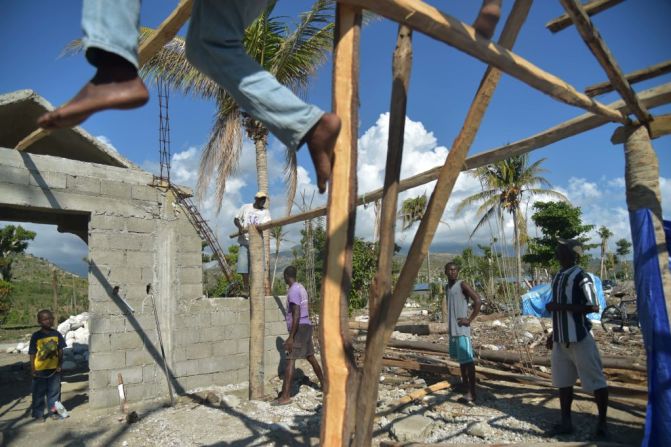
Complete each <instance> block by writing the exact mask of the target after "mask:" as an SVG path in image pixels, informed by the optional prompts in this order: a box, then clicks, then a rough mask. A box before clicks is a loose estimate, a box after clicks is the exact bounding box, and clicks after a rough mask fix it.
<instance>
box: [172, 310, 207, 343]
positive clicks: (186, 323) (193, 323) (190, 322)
mask: <svg viewBox="0 0 671 447" xmlns="http://www.w3.org/2000/svg"><path fill="white" fill-rule="evenodd" d="M200 326H201V316H200V315H198V314H196V315H193V314H186V315H179V316H178V317H177V318H175V327H177V328H178V329H182V328H183V329H189V328H198V327H200ZM196 341H198V340H196Z"/></svg>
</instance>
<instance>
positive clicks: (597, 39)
mask: <svg viewBox="0 0 671 447" xmlns="http://www.w3.org/2000/svg"><path fill="white" fill-rule="evenodd" d="M560 1H561V4H562V5H563V6H564V9H565V10H566V12H567V13H568V15H569V16H571V20H572V21H573V24H574V25H575V27H576V28H577V29H578V32H579V33H580V36H581V37H582V39H583V40H584V41H585V43H586V44H587V46H588V47H589V49H590V51H591V52H592V54H594V57H596V60H597V61H598V62H599V64H600V65H601V67H602V68H603V69H604V71H605V72H606V75H607V76H608V79H609V80H610V82H611V84H613V87H614V88H615V90H617V92H618V93H619V94H620V96H621V97H622V99H624V102H625V103H626V104H627V105H628V106H629V110H630V111H631V113H633V114H634V115H636V117H637V118H638V120H639V121H640V122H642V123H647V122H648V121H650V120H652V116H650V112H648V110H647V109H646V108H645V106H644V105H643V104H641V103H640V101H639V100H638V98H637V97H636V93H635V92H634V90H633V89H632V88H631V85H629V82H627V79H626V78H625V77H624V74H623V73H622V69H620V65H619V64H618V63H617V61H616V60H615V57H613V55H612V54H611V52H610V50H609V49H608V46H607V45H606V42H604V40H603V39H602V38H601V34H599V31H598V30H597V29H596V27H595V26H594V24H593V23H592V21H591V20H590V19H589V17H587V13H586V12H585V10H584V9H583V7H582V5H581V4H580V3H579V2H578V0H560Z"/></svg>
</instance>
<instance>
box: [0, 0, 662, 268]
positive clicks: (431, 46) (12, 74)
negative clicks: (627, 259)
mask: <svg viewBox="0 0 671 447" xmlns="http://www.w3.org/2000/svg"><path fill="white" fill-rule="evenodd" d="M311 3H312V2H310V1H309V0H280V1H279V2H278V5H277V7H276V9H275V13H274V15H276V16H279V17H283V18H284V19H285V20H286V21H287V22H288V23H290V24H291V23H295V21H296V20H297V15H298V14H299V13H300V12H302V11H306V10H308V9H309V7H310V5H311ZM429 3H431V4H433V5H434V6H436V7H437V8H439V9H441V10H442V11H444V12H446V13H448V14H450V15H452V16H454V17H457V18H459V19H460V20H463V21H464V22H467V23H471V22H472V21H473V19H474V18H475V16H476V14H477V9H478V7H479V4H480V2H479V1H476V0H472V1H468V2H464V1H461V2H447V1H437V0H433V1H429ZM175 4H176V2H175V1H160V0H146V1H144V2H143V4H142V14H141V23H142V25H144V26H150V27H156V26H157V25H158V24H159V23H160V22H161V21H162V20H163V19H164V18H165V17H166V16H167V15H168V14H169V13H170V11H171V9H172V8H173V7H174V5H175ZM3 6H4V8H3V14H2V16H0V41H2V42H5V44H3V45H2V47H0V56H1V58H0V60H2V61H3V69H2V70H0V93H6V92H12V91H15V90H19V89H32V90H34V91H36V92H37V93H39V94H40V95H42V96H43V97H44V98H46V99H47V100H48V101H49V102H51V103H52V104H54V105H58V104H62V103H64V102H65V101H67V100H68V99H69V98H70V97H71V96H72V95H73V94H74V93H75V92H76V91H77V90H78V89H79V88H80V86H81V85H83V84H84V83H85V82H86V81H87V80H88V79H89V78H90V77H91V76H92V75H93V69H92V67H91V66H89V65H88V64H87V62H86V61H85V59H84V58H83V56H68V57H61V52H62V50H63V48H64V47H65V45H66V44H67V43H68V42H70V41H72V40H73V39H77V38H80V37H81V27H80V18H81V9H80V8H81V2H75V1H66V2H63V1H60V2H53V1H44V0H43V1H38V0H20V1H19V0H8V1H5V2H4V3H3ZM511 7H512V1H510V0H506V1H504V18H505V16H507V14H508V12H509V10H510V8H511ZM562 12H563V10H562V8H561V5H560V3H559V2H554V1H537V2H535V3H534V5H533V7H532V9H531V12H530V14H529V17H528V19H527V22H526V24H525V25H524V27H523V28H522V31H521V33H520V36H519V38H518V43H517V44H516V45H515V48H514V50H513V51H514V52H516V53H517V54H519V55H520V56H522V57H524V58H526V59H527V60H529V61H531V62H532V63H534V64H536V65H537V66H539V67H541V68H542V69H544V70H546V71H548V72H550V73H552V74H554V75H557V76H559V77H560V78H562V79H564V80H565V81H567V82H568V83H569V84H571V85H573V86H574V87H576V88H577V89H578V90H582V89H584V88H585V87H587V86H588V85H591V84H594V83H597V82H601V81H604V80H606V79H607V78H606V76H605V73H604V71H603V70H602V69H601V67H600V66H599V65H598V63H597V62H596V61H595V59H594V57H593V56H592V54H591V53H590V51H589V50H588V48H587V46H586V45H585V44H584V42H583V41H582V39H581V38H580V36H579V35H578V33H577V31H576V30H575V29H574V28H568V29H565V30H564V31H561V32H559V33H557V34H552V33H550V32H549V31H547V30H546V29H545V27H544V25H545V23H547V22H548V21H549V20H551V19H553V18H555V17H557V16H558V15H560V14H561V13H562ZM669 17H671V1H668V0H637V1H627V2H623V3H621V4H619V5H618V6H616V7H614V8H612V9H610V10H608V11H605V12H603V13H601V14H599V15H597V16H594V17H593V21H594V23H595V25H596V26H597V28H598V29H599V31H600V33H601V35H602V36H603V37H604V39H605V41H606V42H607V44H608V46H609V48H610V50H611V52H612V53H613V54H614V55H615V57H616V58H617V60H618V62H619V63H620V66H621V67H622V70H623V71H624V72H625V73H627V72H630V71H634V70H638V69H641V68H645V67H648V66H650V65H653V64H656V63H659V62H661V61H664V60H667V59H669V52H670V51H669V42H671V28H670V27H669V26H668V18H669ZM502 27H503V20H502V21H501V22H500V23H499V27H498V30H497V34H496V35H495V36H498V32H500V30H501V29H502ZM185 31H186V27H185V28H184V29H182V30H181V31H180V34H181V35H184V34H185ZM396 31H397V25H396V24H395V23H392V22H390V21H388V20H386V19H380V20H374V21H372V22H371V23H370V24H368V25H367V26H366V27H364V29H363V31H362V38H361V73H360V102H361V108H360V111H359V113H360V115H359V120H360V122H359V162H358V182H359V184H358V191H359V194H362V193H364V192H366V191H371V190H374V189H377V188H379V187H381V186H382V183H383V179H384V165H385V158H386V150H387V134H388V123H389V114H388V112H389V101H390V92H391V58H392V52H393V50H394V46H395V41H396ZM484 69H485V65H484V64H483V63H481V62H479V61H477V60H475V59H473V58H471V57H470V56H467V55H465V54H463V53H461V52H459V51H457V50H455V49H454V48H451V47H449V46H447V45H445V44H443V43H440V42H437V41H434V40H432V39H430V38H428V37H426V36H423V35H421V34H418V33H415V34H414V36H413V68H412V74H411V81H410V88H409V100H408V108H407V120H406V130H405V146H404V155H403V159H404V163H403V168H402V177H407V176H410V175H414V174H417V173H419V172H422V171H424V170H426V169H430V168H433V167H435V166H437V165H440V164H442V163H443V162H444V160H445V157H446V156H447V153H448V151H449V147H450V145H451V144H452V141H453V140H454V138H455V137H456V135H457V134H458V132H459V129H460V128H461V126H462V125H463V120H464V117H465V114H466V111H467V109H468V107H469V105H470V102H471V100H472V98H473V96H474V94H475V91H476V89H477V86H478V84H479V82H480V79H481V77H482V73H483V72H484ZM669 81H671V75H665V76H662V77H658V78H656V79H654V80H649V81H645V82H642V83H639V84H635V85H634V90H636V91H639V92H640V91H642V90H645V89H648V88H651V87H654V86H657V85H661V84H663V83H665V82H669ZM151 95H152V96H151V99H150V101H149V103H148V104H147V105H145V106H144V107H142V108H140V109H136V110H131V111H108V112H104V113H99V114H97V115H94V116H93V117H91V118H90V119H88V120H87V121H86V122H84V123H83V124H82V128H83V129H84V130H86V131H87V132H89V133H90V134H91V135H93V136H96V137H98V138H100V139H101V140H103V141H104V142H106V143H107V144H109V145H110V146H112V147H113V148H114V149H115V150H117V151H118V152H119V153H121V154H122V155H123V156H125V157H126V158H128V159H129V160H131V161H132V162H134V163H135V164H137V165H139V166H140V167H142V168H144V169H146V170H148V171H152V172H156V170H157V169H158V165H159V146H158V128H159V119H158V116H159V114H158V100H157V95H156V92H155V91H151ZM306 99H307V100H308V101H309V102H311V103H314V104H316V105H317V106H319V107H320V108H322V109H324V110H330V107H331V106H330V104H331V61H330V59H329V60H328V61H327V62H326V63H325V64H324V65H323V66H322V67H320V68H319V70H318V71H317V72H316V74H315V76H314V78H313V80H312V83H311V86H310V88H309V90H308V92H307V94H306ZM598 99H599V100H600V101H601V102H603V103H606V104H607V103H610V102H613V101H615V100H617V99H619V98H618V96H617V94H614V93H610V94H607V95H603V96H600V97H599V98H598ZM214 111H215V109H214V105H213V104H212V103H210V102H208V101H205V100H201V99H197V98H193V97H186V96H182V95H180V94H179V93H172V94H171V97H170V124H171V126H170V129H171V152H172V160H171V164H172V171H171V177H172V179H173V181H174V182H176V183H178V184H182V185H186V186H194V185H195V183H196V180H197V168H198V164H199V159H200V155H201V152H202V146H203V145H204V143H205V142H206V141H207V139H208V135H209V131H210V128H211V125H212V122H213V116H214ZM669 112H671V106H664V107H659V108H656V109H653V110H652V113H653V114H654V115H657V114H662V113H669ZM582 113H584V111H583V110H581V109H578V108H575V107H572V106H568V105H566V104H563V103H560V102H558V101H556V100H554V99H552V98H550V97H549V96H546V95H544V94H543V93H540V92H538V91H536V90H533V89H532V88H531V87H528V86H526V85H525V84H523V83H521V82H519V81H517V80H516V79H513V78H511V77H509V76H507V75H505V74H504V75H503V76H502V79H501V82H500V84H499V87H498V88H497V90H496V92H495V93H494V96H493V99H492V101H491V104H490V107H489V109H488V111H487V113H486V115H485V118H484V120H483V122H482V125H481V127H480V131H479V133H478V135H477V137H476V139H475V142H474V144H473V146H472V148H471V150H470V153H469V154H471V155H473V154H476V153H478V152H482V151H486V150H489V149H492V148H495V147H499V146H501V145H504V144H506V143H509V142H513V141H516V140H519V139H523V138H526V137H528V136H531V135H533V134H535V133H538V132H541V131H543V130H545V129H547V128H549V127H552V126H554V125H556V124H559V123H561V122H562V121H565V120H568V119H571V118H573V117H575V116H578V115H580V114H582ZM616 127H617V125H616V124H607V125H604V126H602V127H600V128H598V129H595V130H592V131H589V132H587V133H584V134H581V135H578V136H575V137H572V138H569V139H566V140H563V141H561V142H558V143H555V144H553V145H551V146H548V147H545V148H543V149H541V150H537V151H534V152H532V153H531V155H530V159H531V161H532V162H533V161H536V160H539V159H540V158H544V159H545V160H544V161H543V167H544V168H545V169H546V172H545V173H544V174H543V175H544V176H545V177H546V178H547V179H548V180H549V181H550V182H551V183H552V185H553V189H555V190H556V191H559V192H561V193H563V194H564V195H566V196H567V198H568V199H569V200H570V202H571V203H572V204H573V205H577V206H580V207H581V209H582V212H583V221H584V222H585V223H588V224H593V225H596V226H597V227H598V226H602V225H605V226H607V227H608V228H609V229H610V230H611V231H613V233H614V234H615V235H614V236H613V237H612V238H611V243H610V249H611V250H614V248H615V246H614V243H615V241H616V240H618V239H621V238H626V239H630V238H631V236H630V230H629V225H628V216H627V210H626V202H625V194H624V155H623V151H622V146H613V145H612V144H611V143H610V136H611V134H612V132H613V131H614V130H615V129H616ZM244 144H245V147H244V150H243V153H242V156H241V160H240V165H239V167H238V169H237V171H236V173H235V175H234V176H233V177H232V178H230V179H229V180H228V182H227V190H226V194H225V197H224V200H223V203H222V206H221V212H220V213H219V214H216V213H215V209H216V203H214V199H213V194H211V193H208V194H206V196H205V197H203V198H202V199H201V201H200V206H199V208H200V210H201V213H202V214H203V215H204V216H205V217H206V219H207V220H208V221H209V223H210V225H211V227H212V228H213V230H214V231H215V233H216V234H217V235H218V237H219V239H220V243H221V244H222V245H223V246H224V247H226V246H228V245H230V244H232V243H234V239H230V238H229V237H228V235H229V234H231V233H233V231H234V226H233V222H232V220H233V216H234V215H235V213H236V211H237V209H238V208H239V207H240V206H241V205H242V204H244V203H247V202H251V201H252V198H253V195H254V193H255V192H256V189H257V186H256V177H255V160H254V150H253V146H252V144H251V142H249V141H245V143H244ZM653 146H654V148H655V150H656V152H657V155H658V157H659V165H660V186H661V190H662V208H663V209H664V210H667V211H666V214H665V217H666V218H669V217H671V214H669V211H668V210H669V209H671V137H662V138H660V139H657V140H654V142H653ZM268 157H269V163H268V166H269V169H270V181H271V187H270V195H271V210H270V211H271V215H272V216H273V217H276V218H277V217H282V216H284V215H286V213H287V210H286V206H285V203H286V199H285V188H284V184H283V181H282V179H283V160H284V147H283V145H282V144H281V143H280V142H279V141H278V140H276V139H275V138H274V137H273V138H271V139H270V144H269V154H268ZM298 161H299V165H300V168H299V186H298V192H299V195H298V197H297V201H298V202H300V200H301V196H304V197H305V198H306V202H307V204H308V205H310V204H311V206H310V207H315V206H321V205H323V204H324V203H325V200H326V196H320V195H319V194H317V193H316V186H315V175H314V171H313V169H312V164H311V163H310V160H309V154H308V152H307V150H305V149H303V150H300V151H299V153H298ZM434 184H435V183H434V182H432V183H428V184H426V185H423V186H420V187H417V188H414V189H413V190H410V191H407V192H405V193H403V194H401V197H400V200H401V201H402V200H403V199H405V198H408V197H414V196H417V195H420V194H423V193H426V194H427V195H430V193H431V191H432V188H433V186H434ZM480 190H481V186H480V184H479V182H478V181H477V180H476V179H475V178H473V177H472V176H469V175H467V174H462V175H461V176H460V177H459V180H458V181H457V183H456V186H455V188H454V191H453V194H452V197H451V198H450V201H449V202H448V205H447V208H446V211H445V214H444V215H443V219H442V221H443V224H441V225H440V226H439V228H438V232H437V234H436V236H435V238H434V243H433V245H432V247H431V250H432V251H450V252H457V251H460V250H461V249H463V248H465V247H466V246H469V245H470V246H475V245H477V244H478V243H488V242H489V241H490V240H491V238H492V235H495V236H496V237H499V239H500V240H503V239H504V238H507V240H509V238H510V237H511V234H512V231H511V229H512V224H511V223H510V222H507V223H506V224H505V225H504V228H498V227H497V226H496V225H493V226H486V227H485V228H483V229H482V230H481V231H479V232H478V233H476V234H475V235H474V236H473V237H472V238H471V239H469V235H470V233H471V231H472V229H473V227H474V226H475V224H476V223H477V221H478V218H477V216H476V209H475V208H470V209H466V210H464V212H462V213H461V214H459V215H456V214H455V208H456V206H457V205H458V203H459V202H460V201H461V200H462V199H464V198H465V197H468V196H470V195H472V194H474V193H476V192H479V191H480ZM535 200H544V198H543V197H536V198H532V199H530V200H528V201H527V202H525V204H524V211H525V212H526V213H527V215H528V216H529V217H530V216H531V214H532V213H533V210H532V208H531V207H532V205H533V202H534V201H535ZM545 200H547V199H545ZM297 212H298V207H296V206H295V207H294V208H293V209H292V213H294V214H295V213H297ZM3 224H6V222H4V223H3V222H0V225H3ZM22 225H23V226H24V227H28V228H30V229H33V230H35V231H37V232H38V237H37V238H36V240H35V241H34V242H32V243H31V244H30V247H29V249H28V252H30V253H32V254H34V255H36V256H40V257H44V258H47V259H49V260H51V261H52V262H55V263H56V264H58V265H60V266H62V267H64V268H66V269H67V270H70V271H73V272H76V273H80V274H84V273H85V272H86V265H85V264H84V262H83V261H82V258H84V257H85V256H86V254H87V248H86V245H85V243H84V242H82V241H81V240H80V239H78V238H77V237H75V236H72V235H69V234H59V233H58V232H57V231H56V229H55V227H53V226H45V225H35V224H22ZM416 228H417V225H415V226H414V227H413V228H411V229H410V230H408V231H405V232H401V231H400V230H399V231H398V234H397V240H398V243H399V244H400V245H402V246H403V247H407V246H408V245H409V244H410V243H411V241H412V237H413V235H414V231H415V230H416ZM285 230H286V231H287V232H288V234H287V236H286V238H287V242H285V243H284V244H285V245H284V248H287V249H288V248H289V247H290V246H292V245H295V244H297V243H298V242H299V240H300V236H299V234H298V231H299V230H300V224H294V225H292V226H289V227H287V228H286V229H285ZM529 231H530V234H531V236H534V235H535V234H536V231H537V230H536V229H535V228H534V227H533V225H530V227H529ZM356 234H357V236H360V237H363V238H365V239H369V240H370V239H372V237H373V234H374V212H373V207H372V206H369V207H367V208H359V210H358V212H357V224H356ZM592 236H593V241H594V242H596V241H597V237H596V234H595V233H593V234H592Z"/></svg>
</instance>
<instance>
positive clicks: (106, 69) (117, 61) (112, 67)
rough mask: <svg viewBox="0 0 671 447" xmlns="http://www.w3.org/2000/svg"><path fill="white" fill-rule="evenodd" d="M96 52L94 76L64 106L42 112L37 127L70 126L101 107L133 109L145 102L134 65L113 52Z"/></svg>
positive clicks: (145, 90)
mask: <svg viewBox="0 0 671 447" xmlns="http://www.w3.org/2000/svg"><path fill="white" fill-rule="evenodd" d="M97 51H98V53H99V54H98V55H97V57H96V65H97V68H98V71H97V72H96V74H95V76H94V77H93V78H92V79H91V80H90V81H89V82H88V83H87V84H86V85H84V87H82V89H81V90H80V91H79V93H77V95H75V97H74V98H72V99H71V100H70V101H68V102H67V103H66V104H65V105H63V106H62V107H59V108H58V109H56V110H53V111H51V112H47V113H45V114H44V115H42V116H41V117H40V118H39V119H38V120H37V124H38V125H39V126H40V127H42V128H44V129H58V128H66V127H72V126H76V125H78V124H80V123H82V122H83V121H84V120H86V119H87V118H88V117H89V116H91V115H92V114H94V113H96V112H99V111H101V110H106V109H134V108H136V107H140V106H142V105H144V104H145V103H146V102H147V100H148V99H149V92H148V91H147V88H146V87H145V85H144V83H143V82H142V79H140V77H139V76H138V74H137V69H136V68H135V66H134V65H133V64H131V63H130V62H128V61H127V60H125V59H124V58H122V57H120V56H117V55H115V54H113V53H108V52H106V51H102V50H97Z"/></svg>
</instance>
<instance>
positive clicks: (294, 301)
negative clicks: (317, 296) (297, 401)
mask: <svg viewBox="0 0 671 447" xmlns="http://www.w3.org/2000/svg"><path fill="white" fill-rule="evenodd" d="M284 282H286V283H287V286H289V289H288V290H287V314H286V319H287V330H288V331H289V337H288V338H287V340H286V341H285V342H284V351H285V352H286V353H287V366H286V368H285V370H284V383H283V384H282V392H281V393H280V396H279V397H278V398H277V400H276V401H275V403H274V405H286V404H289V403H291V380H292V379H293V376H294V365H295V363H296V359H306V360H307V361H308V362H310V365H312V369H314V371H315V374H316V375H317V378H318V379H319V384H320V386H322V387H323V386H324V374H323V373H322V368H321V367H320V366H319V362H318V361H317V359H316V358H315V350H314V346H313V344H312V322H311V321H310V314H309V312H308V292H307V291H306V290H305V287H303V285H302V284H301V283H299V282H298V281H296V267H294V266H292V265H290V266H289V267H287V268H285V269H284Z"/></svg>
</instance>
